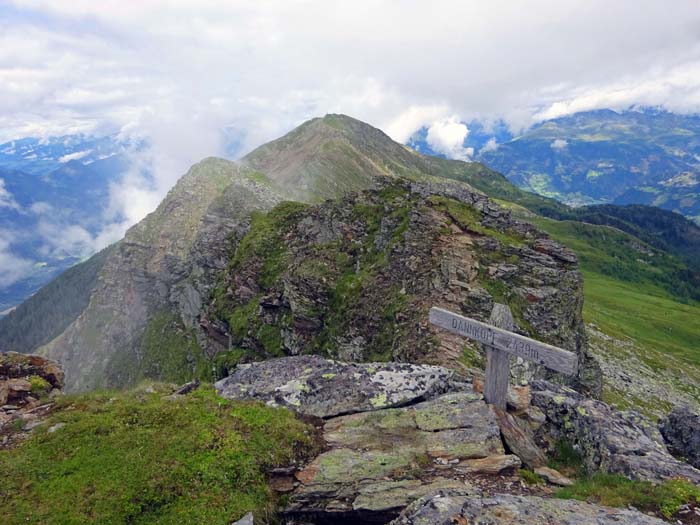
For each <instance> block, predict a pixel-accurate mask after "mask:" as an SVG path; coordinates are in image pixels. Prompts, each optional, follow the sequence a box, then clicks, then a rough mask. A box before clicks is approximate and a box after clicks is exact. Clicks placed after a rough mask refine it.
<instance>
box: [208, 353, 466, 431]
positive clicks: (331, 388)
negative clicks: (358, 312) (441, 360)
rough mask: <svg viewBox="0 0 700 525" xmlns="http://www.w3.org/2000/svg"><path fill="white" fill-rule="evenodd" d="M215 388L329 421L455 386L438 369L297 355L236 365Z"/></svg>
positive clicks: (444, 371) (449, 373)
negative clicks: (347, 361) (344, 361)
mask: <svg viewBox="0 0 700 525" xmlns="http://www.w3.org/2000/svg"><path fill="white" fill-rule="evenodd" d="M215 387H216V389H217V392H218V393H219V395H221V396H222V397H225V398H227V399H258V400H261V401H264V402H266V403H267V404H269V405H273V406H284V407H287V408H290V409H292V410H295V411H297V412H300V413H304V414H308V415H312V416H317V417H322V418H329V417H334V416H339V415H342V414H352V413H355V412H365V411H371V410H380V409H385V408H390V407H396V406H402V405H407V404H410V403H413V402H415V401H418V400H421V399H430V398H433V397H436V396H438V395H440V394H443V393H445V392H448V391H450V390H454V389H456V382H455V381H454V379H453V372H452V371H450V370H448V369H446V368H442V367H438V366H428V365H413V364H408V363H352V364H350V363H341V362H339V361H332V360H329V359H323V358H321V357H318V356H295V357H283V358H279V359H271V360H268V361H263V362H259V363H252V364H248V365H239V366H238V367H236V370H235V371H234V373H233V374H231V375H230V376H229V377H227V378H225V379H222V380H221V381H218V382H217V383H216V384H215Z"/></svg>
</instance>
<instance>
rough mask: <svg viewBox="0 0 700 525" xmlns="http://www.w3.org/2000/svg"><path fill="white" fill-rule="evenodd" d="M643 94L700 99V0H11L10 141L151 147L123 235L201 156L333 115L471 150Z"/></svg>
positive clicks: (662, 102) (7, 3)
mask: <svg viewBox="0 0 700 525" xmlns="http://www.w3.org/2000/svg"><path fill="white" fill-rule="evenodd" d="M634 105H642V106H659V107H663V108H665V109H668V110H671V111H677V112H698V111H699V110H700V3H698V1H697V0H674V1H673V2H668V1H667V0H659V1H648V0H619V1H615V2H611V1H610V0H605V1H601V0H551V1H543V0H529V1H528V2H513V1H512V0H489V1H483V0H454V1H446V0H432V1H430V2H426V1H415V0H403V1H397V0H354V1H351V2H349V1H337V0H256V1H246V2H241V1H236V0H228V1H216V0H170V1H164V0H103V1H97V0H69V1H68V0H53V1H50V0H14V1H11V0H0V142H4V141H7V140H10V139H16V138H19V137H24V136H42V137H43V136H50V135H63V134H70V133H78V132H82V133H94V134H106V133H118V134H119V136H121V137H125V138H139V139H147V140H148V143H149V144H150V145H151V147H150V150H149V151H148V155H149V157H148V159H144V158H143V155H142V156H141V157H139V158H135V159H134V169H133V170H132V171H131V172H130V173H129V174H127V176H126V177H125V178H124V180H123V181H121V182H120V183H119V184H117V185H115V187H114V188H113V195H112V203H111V206H110V209H111V213H112V214H113V215H116V213H115V210H118V211H119V214H121V217H122V218H126V219H124V220H123V221H122V222H121V223H120V224H118V225H116V226H115V225H114V224H112V225H110V227H111V228H112V233H113V235H112V236H118V235H120V234H121V232H123V229H124V228H125V227H126V226H127V225H128V224H129V223H133V222H135V221H136V220H139V219H140V218H142V217H143V216H144V215H145V214H146V213H147V212H148V211H151V210H152V209H153V208H154V207H155V206H156V205H157V203H158V202H159V201H160V199H161V198H162V197H163V196H164V195H165V193H166V192H167V190H168V189H169V188H170V187H172V185H173V184H174V183H175V182H176V180H177V178H179V176H181V175H182V174H183V173H184V172H185V171H186V170H187V168H188V167H189V166H190V165H191V164H193V163H195V162H197V161H198V160H200V159H201V158H203V157H206V156H209V155H223V154H225V153H227V152H228V153H231V152H230V149H227V145H230V144H231V143H234V144H236V145H237V146H236V151H235V152H234V153H235V154H240V155H242V154H244V153H246V152H247V151H249V150H250V149H252V148H254V147H255V146H257V145H259V144H261V143H263V142H266V141H268V140H271V139H273V138H276V137H278V136H280V135H281V134H283V133H285V132H287V131H289V130H290V129H292V128H293V127H294V126H296V125H298V124H300V123H301V122H303V121H304V120H306V119H309V118H312V117H315V116H320V115H323V114H326V113H332V112H339V113H346V114H349V115H352V116H354V117H356V118H359V119H361V120H364V121H366V122H369V123H371V124H373V125H375V126H378V127H380V128H381V129H383V130H384V131H386V132H387V133H388V134H389V135H390V136H391V137H393V138H394V139H396V140H398V141H402V142H405V141H407V140H408V139H409V138H410V136H411V135H412V134H413V133H414V132H416V131H417V130H419V129H421V128H426V129H427V130H428V132H427V141H428V143H429V145H430V146H431V148H432V149H433V150H434V151H436V152H439V153H443V154H445V155H447V156H449V157H453V158H459V159H468V158H469V157H470V155H471V154H472V153H473V152H472V151H470V150H468V149H465V148H464V147H463V141H464V138H465V137H466V135H467V134H468V132H469V130H468V128H467V126H466V125H465V124H464V123H465V122H469V121H471V120H472V119H480V120H483V121H486V122H489V121H494V120H496V119H503V120H504V121H505V122H506V123H507V124H508V125H509V126H510V127H511V129H512V130H514V131H515V132H517V131H519V130H522V129H524V128H527V127H529V126H531V125H532V124H533V123H535V122H537V121H540V120H543V119H548V118H553V117H557V116H562V115H566V114H570V113H573V112H577V111H583V110H589V109H596V108H603V107H607V108H612V109H624V108H628V107H630V106H634ZM494 147H495V145H494ZM143 162H148V163H149V166H151V167H152V173H153V179H152V180H145V179H144V178H143V170H142V169H141V168H142V165H141V164H142V163H143ZM2 198H3V197H2V193H1V192H0V199H2ZM104 239H108V240H111V237H110V236H109V235H107V236H106V237H104Z"/></svg>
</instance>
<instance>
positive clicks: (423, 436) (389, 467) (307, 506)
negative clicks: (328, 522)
mask: <svg viewBox="0 0 700 525" xmlns="http://www.w3.org/2000/svg"><path fill="white" fill-rule="evenodd" d="M324 438H325V440H326V442H327V443H328V445H329V446H330V447H331V449H330V450H329V451H327V452H324V453H322V454H321V455H320V456H318V457H317V458H316V459H315V460H314V461H313V462H312V463H311V464H310V465H308V466H307V467H306V468H305V469H304V470H302V471H301V472H299V473H298V474H297V479H298V480H299V481H301V483H302V484H301V486H300V487H299V488H298V489H297V490H296V491H295V492H294V493H293V494H292V495H291V497H290V499H289V504H288V507H287V509H286V510H285V513H287V514H290V515H292V516H298V515H309V514H310V515H314V514H315V513H320V512H322V513H324V515H325V516H327V517H331V516H333V515H334V514H335V515H337V516H345V515H348V514H353V513H354V514H355V515H362V514H363V513H368V512H374V513H390V512H392V511H394V512H395V511H397V510H398V509H401V508H403V507H404V506H405V505H407V504H408V503H409V502H410V501H412V500H413V499H415V498H416V497H418V496H420V495H422V494H425V493H427V492H429V491H431V490H434V489H436V488H447V487H464V486H465V483H468V481H467V478H468V474H469V473H472V472H474V471H476V470H477V468H478V466H479V465H483V463H484V461H483V460H484V459H485V458H489V461H490V462H493V463H499V464H501V465H503V468H502V469H501V470H505V469H507V468H513V467H517V466H519V464H520V462H519V461H518V460H517V458H513V459H514V461H510V462H508V461H507V460H506V461H505V463H504V462H503V461H504V460H503V458H504V455H505V452H504V450H503V444H502V442H501V437H500V432H499V430H498V425H497V424H496V420H495V417H494V416H493V414H492V412H491V411H490V410H489V407H488V406H487V405H486V404H485V403H484V402H483V400H482V399H481V396H480V395H478V394H473V393H455V394H447V395H443V396H441V397H438V398H435V399H432V400H430V401H425V402H423V403H418V404H416V405H413V406H411V407H406V408H394V409H385V410H379V411H372V412H363V413H357V414H353V415H350V416H344V417H339V418H334V419H331V420H330V421H328V422H327V423H326V425H325V429H324Z"/></svg>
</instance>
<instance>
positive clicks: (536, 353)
mask: <svg viewBox="0 0 700 525" xmlns="http://www.w3.org/2000/svg"><path fill="white" fill-rule="evenodd" d="M430 322H431V323H432V324H434V325H436V326H439V327H441V328H444V329H446V330H449V331H450V332H453V333H455V334H458V335H461V336H463V337H466V338H468V339H472V340H474V341H478V342H480V343H482V344H483V345H485V346H486V349H487V361H486V379H485V384H484V395H485V397H486V401H487V402H489V403H492V404H494V405H497V406H499V407H500V408H505V402H506V397H507V394H508V380H509V377H510V360H509V358H508V355H509V354H510V355H515V356H518V357H522V358H523V359H527V360H529V361H534V362H536V363H538V364H541V365H544V366H546V367H547V368H551V369H552V370H556V371H557V372H561V373H562V374H566V375H574V374H575V373H576V370H577V367H578V356H577V355H576V354H575V353H573V352H569V351H567V350H562V349H561V348H557V347H556V346H552V345H548V344H546V343H542V342H540V341H535V340H534V339H530V338H529V337H524V336H522V335H519V334H515V333H513V332H511V331H510V330H512V328H513V317H512V315H511V313H510V309H509V308H508V307H507V306H506V305H502V304H496V305H494V309H493V312H492V313H491V319H490V322H491V324H488V323H482V322H481V321H477V320H476V319H470V318H469V317H464V316H461V315H459V314H455V313H452V312H450V311H448V310H444V309H442V308H435V307H434V308H431V309H430Z"/></svg>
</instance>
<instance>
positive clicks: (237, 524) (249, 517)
mask: <svg viewBox="0 0 700 525" xmlns="http://www.w3.org/2000/svg"><path fill="white" fill-rule="evenodd" d="M254 524H255V520H254V518H253V513H252V512H249V513H248V514H246V515H245V516H243V517H242V518H241V519H239V520H238V521H234V522H233V523H232V524H231V525H254Z"/></svg>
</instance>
